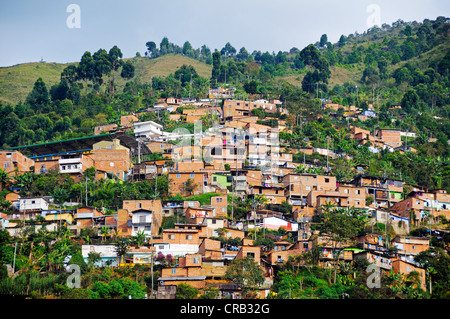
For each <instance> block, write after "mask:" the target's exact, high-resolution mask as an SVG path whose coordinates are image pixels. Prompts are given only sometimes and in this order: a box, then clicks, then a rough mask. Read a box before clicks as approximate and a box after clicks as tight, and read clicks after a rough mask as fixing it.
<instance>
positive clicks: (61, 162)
mask: <svg viewBox="0 0 450 319" xmlns="http://www.w3.org/2000/svg"><path fill="white" fill-rule="evenodd" d="M58 163H59V165H60V166H61V165H66V164H81V157H70V158H61V159H60V160H59V161H58Z"/></svg>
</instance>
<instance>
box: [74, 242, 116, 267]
mask: <svg viewBox="0 0 450 319" xmlns="http://www.w3.org/2000/svg"><path fill="white" fill-rule="evenodd" d="M90 253H97V254H100V260H99V261H97V262H96V263H95V264H94V265H95V266H97V267H104V266H108V265H109V266H117V261H118V257H117V251H116V246H115V245H81V254H82V255H83V259H84V261H85V262H86V263H87V262H88V258H89V254H90Z"/></svg>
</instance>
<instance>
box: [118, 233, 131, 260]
mask: <svg viewBox="0 0 450 319" xmlns="http://www.w3.org/2000/svg"><path fill="white" fill-rule="evenodd" d="M114 247H115V250H116V252H117V257H119V259H120V261H121V260H122V258H123V256H124V255H125V254H126V253H127V252H128V249H129V248H130V240H129V239H128V238H118V239H117V240H116V242H115V244H114Z"/></svg>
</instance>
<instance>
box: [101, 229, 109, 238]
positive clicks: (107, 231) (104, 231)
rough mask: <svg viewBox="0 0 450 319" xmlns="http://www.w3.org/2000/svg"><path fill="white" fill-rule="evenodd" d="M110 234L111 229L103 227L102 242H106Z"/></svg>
mask: <svg viewBox="0 0 450 319" xmlns="http://www.w3.org/2000/svg"><path fill="white" fill-rule="evenodd" d="M108 233H109V228H108V227H106V226H102V228H101V230H100V234H101V235H102V241H104V240H105V236H106V235H108Z"/></svg>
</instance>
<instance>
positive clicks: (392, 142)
mask: <svg viewBox="0 0 450 319" xmlns="http://www.w3.org/2000/svg"><path fill="white" fill-rule="evenodd" d="M376 136H378V137H379V138H381V140H382V141H383V143H384V144H386V145H389V146H391V147H393V148H396V147H399V146H402V137H401V131H400V130H391V129H381V130H378V132H377V134H376Z"/></svg>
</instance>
